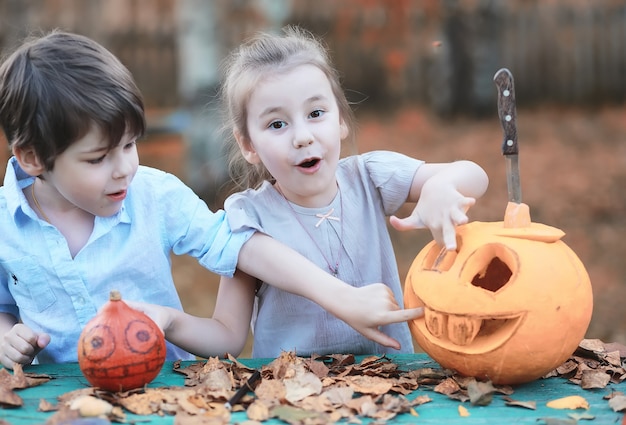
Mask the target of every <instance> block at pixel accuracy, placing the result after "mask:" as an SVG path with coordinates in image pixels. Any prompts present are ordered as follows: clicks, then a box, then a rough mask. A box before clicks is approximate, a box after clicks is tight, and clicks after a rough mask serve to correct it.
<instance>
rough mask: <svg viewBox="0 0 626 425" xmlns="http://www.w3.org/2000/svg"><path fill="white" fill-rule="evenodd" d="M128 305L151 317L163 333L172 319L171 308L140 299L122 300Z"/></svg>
mask: <svg viewBox="0 0 626 425" xmlns="http://www.w3.org/2000/svg"><path fill="white" fill-rule="evenodd" d="M124 302H125V303H126V304H128V306H129V307H131V308H134V309H135V310H139V311H141V312H142V313H144V314H145V315H146V316H148V317H149V318H151V319H152V320H153V321H154V323H156V325H157V326H158V327H159V329H161V332H163V334H164V335H165V334H166V332H167V330H168V329H169V327H170V325H171V324H172V322H173V320H174V313H173V310H174V309H172V308H170V307H165V306H162V305H157V304H149V303H144V302H141V301H128V300H124Z"/></svg>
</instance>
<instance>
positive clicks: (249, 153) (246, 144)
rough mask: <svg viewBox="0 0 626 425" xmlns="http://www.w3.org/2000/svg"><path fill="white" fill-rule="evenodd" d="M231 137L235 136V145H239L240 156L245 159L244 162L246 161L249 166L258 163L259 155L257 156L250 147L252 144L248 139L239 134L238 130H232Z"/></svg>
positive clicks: (252, 147)
mask: <svg viewBox="0 0 626 425" xmlns="http://www.w3.org/2000/svg"><path fill="white" fill-rule="evenodd" d="M233 135H234V136H235V140H237V145H239V150H240V151H241V154H242V155H243V157H244V158H245V159H246V161H248V162H249V163H250V164H258V163H260V162H261V160H260V159H259V155H257V153H256V151H255V150H254V146H252V142H250V139H248V138H247V137H245V136H244V135H243V134H241V132H240V131H239V130H236V129H235V130H233Z"/></svg>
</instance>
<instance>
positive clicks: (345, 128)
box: [339, 118, 350, 140]
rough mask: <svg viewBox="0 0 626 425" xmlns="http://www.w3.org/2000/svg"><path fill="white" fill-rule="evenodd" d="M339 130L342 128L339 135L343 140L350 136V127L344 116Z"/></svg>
mask: <svg viewBox="0 0 626 425" xmlns="http://www.w3.org/2000/svg"><path fill="white" fill-rule="evenodd" d="M339 130H340V133H339V135H340V137H341V140H345V139H346V137H348V134H350V129H349V128H348V125H347V124H346V122H345V121H344V120H343V118H342V119H341V122H340V123H339Z"/></svg>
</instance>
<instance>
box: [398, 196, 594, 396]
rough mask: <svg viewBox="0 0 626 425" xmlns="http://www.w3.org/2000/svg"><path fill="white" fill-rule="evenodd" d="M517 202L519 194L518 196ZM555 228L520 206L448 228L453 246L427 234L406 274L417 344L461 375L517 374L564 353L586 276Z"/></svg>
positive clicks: (579, 325)
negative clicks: (496, 218)
mask: <svg viewBox="0 0 626 425" xmlns="http://www.w3.org/2000/svg"><path fill="white" fill-rule="evenodd" d="M521 205H522V206H525V205H524V204H521ZM563 235H564V233H563V232H562V231H561V230H559V229H556V228H554V227H550V226H546V225H543V224H537V223H532V222H531V221H530V215H529V214H528V208H527V206H526V209H525V210H522V211H519V210H518V211H516V212H515V214H511V213H510V212H509V210H508V209H507V214H506V215H505V221H504V222H489V223H485V222H472V223H468V224H466V225H463V226H459V227H458V229H457V249H456V250H455V251H450V252H447V251H445V250H444V251H442V250H441V248H440V247H439V246H438V245H437V244H436V243H435V242H431V243H430V244H428V245H427V246H426V247H425V248H424V249H423V250H422V251H421V252H420V253H419V254H418V255H417V257H416V258H415V260H414V262H413V264H412V265H411V267H410V269H409V272H408V274H407V279H406V284H405V288H404V291H405V297H404V301H405V305H406V307H409V308H410V307H419V306H423V307H424V310H425V314H424V317H422V318H419V319H417V320H413V321H411V322H410V323H409V325H410V328H411V333H412V334H413V337H414V338H415V340H416V341H417V342H418V344H419V345H420V347H421V348H422V349H423V350H424V351H425V352H426V353H427V354H429V355H430V356H431V357H432V358H433V359H434V360H435V361H437V362H438V363H439V364H440V365H441V366H443V367H445V368H449V369H453V370H456V371H457V372H459V373H460V374H462V375H466V376H472V377H476V378H480V379H490V380H491V381H492V382H494V383H497V384H519V383H524V382H529V381H532V380H534V379H537V378H539V377H541V376H544V375H545V374H547V373H548V372H550V371H552V370H553V369H554V368H556V367H558V366H560V365H561V364H562V363H563V362H564V361H566V360H567V359H568V358H569V357H570V356H571V355H572V353H573V352H574V351H575V349H576V348H577V346H578V344H579V343H580V341H581V340H582V339H583V338H584V335H585V332H586V330H587V327H588V326H589V322H590V320H591V313H592V307H593V300H592V297H593V296H592V290H591V284H590V281H589V276H588V274H587V272H586V270H585V268H584V266H583V264H582V263H581V261H580V260H579V259H578V257H577V256H576V255H575V254H574V252H573V251H572V250H571V249H570V248H569V247H568V246H567V245H566V244H565V243H564V242H562V241H561V238H562V237H563Z"/></svg>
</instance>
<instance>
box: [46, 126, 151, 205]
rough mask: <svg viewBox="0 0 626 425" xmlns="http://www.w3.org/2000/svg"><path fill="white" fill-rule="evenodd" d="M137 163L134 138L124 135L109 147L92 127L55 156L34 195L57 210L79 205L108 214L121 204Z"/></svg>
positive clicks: (135, 170)
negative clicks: (52, 164)
mask: <svg viewBox="0 0 626 425" xmlns="http://www.w3.org/2000/svg"><path fill="white" fill-rule="evenodd" d="M138 166H139V157H138V155H137V146H136V141H135V138H134V137H130V136H129V135H124V137H123V138H122V140H121V141H120V143H119V145H117V146H116V147H115V148H114V149H112V150H108V148H107V143H106V141H105V140H104V138H103V136H102V134H101V132H100V130H99V129H98V128H97V127H95V126H92V128H91V130H90V131H89V132H88V133H87V134H86V135H85V136H84V137H83V138H82V139H80V140H78V141H77V142H75V143H74V144H72V145H71V146H70V147H69V148H68V149H67V150H65V151H64V152H63V153H62V154H61V155H59V156H58V157H57V158H56V161H55V163H54V169H53V170H52V171H45V172H44V173H43V176H44V178H45V183H46V184H44V185H43V188H42V191H41V194H40V193H38V194H37V197H38V198H40V200H41V198H43V197H44V196H45V197H46V199H47V200H49V201H51V202H54V204H55V205H56V207H57V208H59V209H63V208H65V209H69V208H76V207H78V208H80V209H82V210H84V211H87V212H88V213H91V214H93V215H96V216H102V217H108V216H111V215H113V214H115V213H117V212H118V211H119V210H120V208H121V207H122V201H123V200H124V198H126V192H127V190H128V187H129V186H130V183H131V181H132V180H133V177H134V176H135V173H136V172H137V168H138ZM44 189H45V190H46V192H45V193H44V192H43V190H44Z"/></svg>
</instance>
